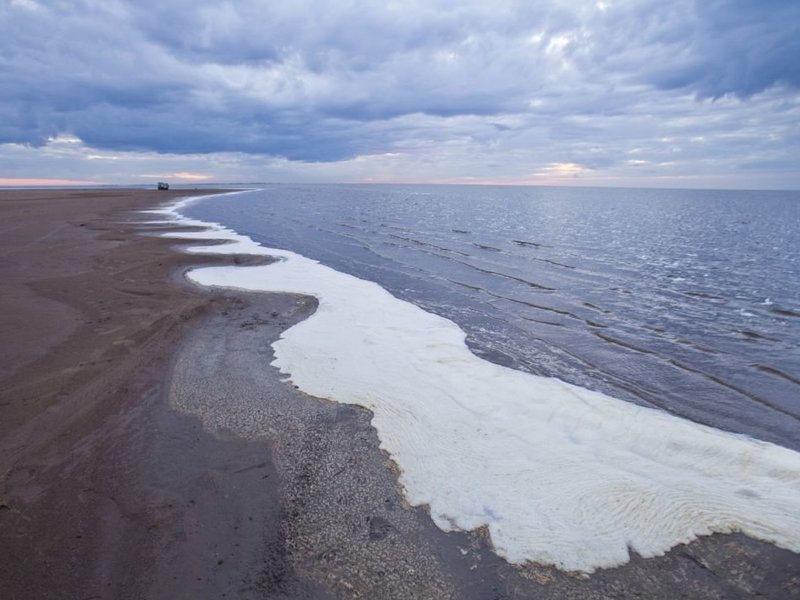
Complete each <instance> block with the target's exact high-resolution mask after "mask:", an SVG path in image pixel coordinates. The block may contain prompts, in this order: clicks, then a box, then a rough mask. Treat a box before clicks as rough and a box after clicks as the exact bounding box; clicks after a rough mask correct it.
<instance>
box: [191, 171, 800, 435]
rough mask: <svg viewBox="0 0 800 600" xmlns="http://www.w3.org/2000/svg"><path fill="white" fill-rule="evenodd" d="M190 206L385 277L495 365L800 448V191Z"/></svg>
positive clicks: (558, 192)
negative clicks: (464, 336) (462, 333)
mask: <svg viewBox="0 0 800 600" xmlns="http://www.w3.org/2000/svg"><path fill="white" fill-rule="evenodd" d="M183 212H184V213H185V214H186V215H187V216H190V217H194V218H198V219H203V220H209V221H215V222H220V223H223V224H224V225H227V226H230V227H232V228H234V229H235V230H237V231H239V232H241V233H243V234H246V235H249V236H250V237H252V238H253V239H254V240H256V241H258V242H260V243H263V244H264V245H265V246H268V247H276V248H285V249H290V250H293V251H295V252H298V253H300V254H302V255H304V256H308V257H310V258H314V259H317V260H319V261H321V262H322V263H324V264H326V265H329V266H331V267H333V268H335V269H337V270H339V271H342V272H345V273H349V274H352V275H355V276H358V277H361V278H364V279H369V280H372V281H375V282H377V283H379V284H380V285H381V286H383V287H384V288H386V289H388V290H389V291H390V292H392V293H393V294H394V295H396V296H398V297H399V298H402V299H404V300H407V301H410V302H413V303H414V304H416V305H418V306H420V307H422V308H424V309H426V310H428V311H431V312H434V313H436V314H439V315H441V316H444V317H446V318H448V319H450V320H452V321H454V322H456V323H458V324H459V325H460V326H461V328H462V329H464V330H465V331H466V332H467V333H468V343H469V344H470V347H471V348H472V349H473V351H474V352H475V353H476V354H478V355H479V356H483V357H484V358H487V359H488V360H490V361H492V362H496V363H498V364H502V365H505V366H511V367H513V368H515V369H518V370H521V371H526V372H529V373H532V374H536V375H544V376H554V377H558V378H559V379H562V380H564V381H567V382H570V383H574V384H577V385H580V386H583V387H586V388H589V389H593V390H598V391H602V392H605V393H607V394H610V395H612V396H615V397H617V398H623V399H627V400H630V401H633V402H636V403H639V404H643V405H649V406H658V407H661V408H663V409H666V410H668V411H670V412H672V413H674V414H677V415H681V416H685V417H688V418H690V419H692V420H694V421H696V422H699V423H704V424H708V425H712V426H715V427H719V428H722V429H726V430H729V431H734V432H740V433H746V434H749V435H752V436H754V437H758V438H759V439H763V440H766V441H772V442H775V443H779V444H781V445H784V446H787V447H791V448H795V449H800V426H799V425H800V422H799V420H798V418H799V417H800V264H798V256H800V194H798V193H796V192H722V191H686V190H630V189H614V190H609V189H586V188H516V187H475V186H469V187H468V186H387V185H375V186H366V185H358V186H346V185H302V186H288V185H276V186H269V187H267V188H265V189H264V190H262V191H257V192H252V193H245V194H239V195H232V196H221V197H212V198H207V199H203V200H201V201H199V202H198V203H196V204H194V205H192V206H191V207H189V208H186V209H184V210H183Z"/></svg>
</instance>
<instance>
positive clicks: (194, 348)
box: [0, 190, 800, 599]
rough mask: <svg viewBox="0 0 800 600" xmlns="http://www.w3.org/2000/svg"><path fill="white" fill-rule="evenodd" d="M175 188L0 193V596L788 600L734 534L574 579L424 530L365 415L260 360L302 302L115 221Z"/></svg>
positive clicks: (783, 586) (792, 573)
mask: <svg viewBox="0 0 800 600" xmlns="http://www.w3.org/2000/svg"><path fill="white" fill-rule="evenodd" d="M197 193H211V191H210V190H206V191H203V192H197ZM197 193H195V192H191V194H193V195H196V194H197ZM187 194H188V193H187V192H185V191H170V192H155V191H143V190H102V191H100V190H94V191H86V190H48V191H34V190H30V191H28V190H18V191H0V232H2V235H0V286H1V287H2V293H1V294H0V340H2V343H1V344H0V597H1V598H9V599H23V598H25V599H27V598H86V599H88V598H476V599H478V598H480V599H482V598H631V597H646V598H751V597H754V596H761V597H767V598H791V597H798V596H800V556H798V555H796V554H794V553H792V552H789V551H785V550H781V549H778V548H776V547H773V546H771V545H768V544H764V543H760V542H756V541H753V540H751V539H749V538H746V537H744V536H742V535H738V534H734V535H724V536H723V535H715V536H711V537H705V538H701V539H699V540H697V541H695V542H693V543H691V544H689V545H681V546H678V547H676V548H673V549H672V550H671V551H670V552H669V553H667V554H666V555H665V556H663V557H657V558H654V559H648V560H644V559H641V558H639V557H636V556H634V558H633V559H632V560H631V562H630V563H628V564H626V565H624V566H622V567H619V568H615V569H607V570H601V571H598V572H597V573H595V574H593V575H591V576H589V577H578V576H575V575H572V574H569V573H564V572H561V571H558V570H556V569H554V568H551V567H540V566H537V565H527V566H523V567H513V566H511V565H509V564H507V563H506V562H505V561H503V560H501V559H499V558H498V557H497V556H496V555H495V554H494V553H493V552H492V551H491V548H490V547H489V542H488V540H487V538H486V536H485V535H484V534H483V532H480V531H479V532H476V533H472V534H466V533H444V532H442V531H441V530H439V529H438V528H437V527H436V526H435V525H434V524H433V522H432V521H431V519H430V517H429V515H428V514H427V513H426V511H425V510H424V508H411V507H409V506H408V505H407V504H406V503H405V501H404V499H403V495H402V491H401V490H400V489H399V486H398V484H397V473H396V467H395V465H394V464H393V463H392V461H391V460H390V459H389V457H388V456H387V455H386V454H385V453H384V452H382V451H381V450H380V449H379V440H378V437H377V434H376V432H375V430H374V429H373V427H372V426H371V413H369V411H367V410H365V409H361V408H358V407H353V406H345V405H338V404H334V403H331V402H326V401H322V400H318V399H315V398H312V397H310V396H307V395H305V394H303V393H301V392H300V391H298V390H297V389H295V388H294V387H293V386H292V385H290V384H288V383H287V382H285V381H284V380H283V378H282V377H281V376H280V374H279V373H278V371H277V370H276V369H274V368H273V367H270V366H269V363H270V362H271V360H272V352H273V351H272V347H271V343H272V342H273V341H274V340H276V339H277V338H278V336H279V335H280V333H281V332H282V331H283V330H285V329H286V328H288V327H290V326H291V325H292V324H294V323H297V322H299V321H300V320H302V319H303V318H305V317H306V316H308V315H309V314H311V313H312V312H313V310H314V309H315V305H316V303H315V301H314V300H313V299H311V298H308V297H303V296H294V295H287V294H282V295H276V294H248V293H244V292H242V293H234V292H221V291H209V290H206V289H201V288H199V287H197V286H194V285H192V284H190V283H188V282H187V281H186V279H185V278H184V276H183V274H184V273H185V271H186V270H187V269H189V268H191V267H192V266H197V265H205V264H241V263H243V262H245V261H247V260H252V259H248V258H245V257H239V256H227V257H222V256H198V255H187V254H183V253H181V252H180V251H178V250H176V247H178V246H180V245H182V244H187V243H190V242H186V241H184V242H178V241H176V240H174V239H173V240H170V239H164V238H159V237H156V234H158V233H163V232H165V231H168V230H169V228H170V226H169V225H153V224H147V223H146V221H147V220H148V219H149V218H152V217H150V216H148V215H144V214H141V213H139V212H137V211H138V210H141V209H147V208H152V207H156V206H158V205H160V204H162V203H164V202H166V201H168V200H169V199H172V198H177V197H181V196H185V195H187Z"/></svg>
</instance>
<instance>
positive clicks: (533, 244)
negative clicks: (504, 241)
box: [511, 240, 543, 248]
mask: <svg viewBox="0 0 800 600" xmlns="http://www.w3.org/2000/svg"><path fill="white" fill-rule="evenodd" d="M511 241H512V242H514V243H515V244H516V245H517V246H526V247H528V248H542V247H543V246H542V244H540V243H538V242H528V241H525V240H511Z"/></svg>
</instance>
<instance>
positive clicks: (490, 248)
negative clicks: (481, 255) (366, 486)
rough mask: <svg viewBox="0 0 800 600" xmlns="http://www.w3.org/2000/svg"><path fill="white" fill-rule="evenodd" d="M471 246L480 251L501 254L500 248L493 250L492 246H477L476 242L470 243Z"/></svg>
mask: <svg viewBox="0 0 800 600" xmlns="http://www.w3.org/2000/svg"><path fill="white" fill-rule="evenodd" d="M472 245H473V246H475V247H476V248H480V249H481V250H491V251H492V252H502V250H501V249H500V248H495V247H494V246H488V245H486V244H479V243H478V242H472Z"/></svg>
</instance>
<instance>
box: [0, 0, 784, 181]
mask: <svg viewBox="0 0 800 600" xmlns="http://www.w3.org/2000/svg"><path fill="white" fill-rule="evenodd" d="M798 157H800V1H798V0H699V1H697V2H695V1H692V0H670V1H664V0H631V1H629V0H623V1H615V0H604V1H586V2H583V1H581V0H546V1H541V2H540V1H537V0H527V1H520V2H512V1H505V0H493V1H487V0H480V1H475V2H470V1H460V2H458V1H455V0H451V1H448V2H440V1H438V0H423V1H419V2H416V1H403V2H393V1H391V0H389V1H382V2H378V1H370V2H367V1H363V2H362V1H357V0H350V1H348V0H339V1H337V2H319V1H314V0H292V1H280V0H277V1H276V0H273V1H267V0H238V1H236V2H226V1H224V0H158V1H156V0H137V1H130V2H126V1H119V0H0V184H2V183H5V184H13V183H21V182H22V181H23V180H42V179H49V180H70V181H82V182H93V183H144V182H148V181H155V180H157V179H166V180H168V181H172V182H176V183H177V182H184V183H191V182H208V181H220V182H226V181H228V182H233V181H243V182H252V181H381V182H383V181H398V182H410V181H418V182H463V183H470V182H475V183H520V184H526V183H531V184H554V183H556V184H567V185H626V186H630V185H634V186H635V185H641V186H659V187H720V188H776V189H780V188H783V189H785V188H790V189H800V159H799V158H798Z"/></svg>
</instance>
